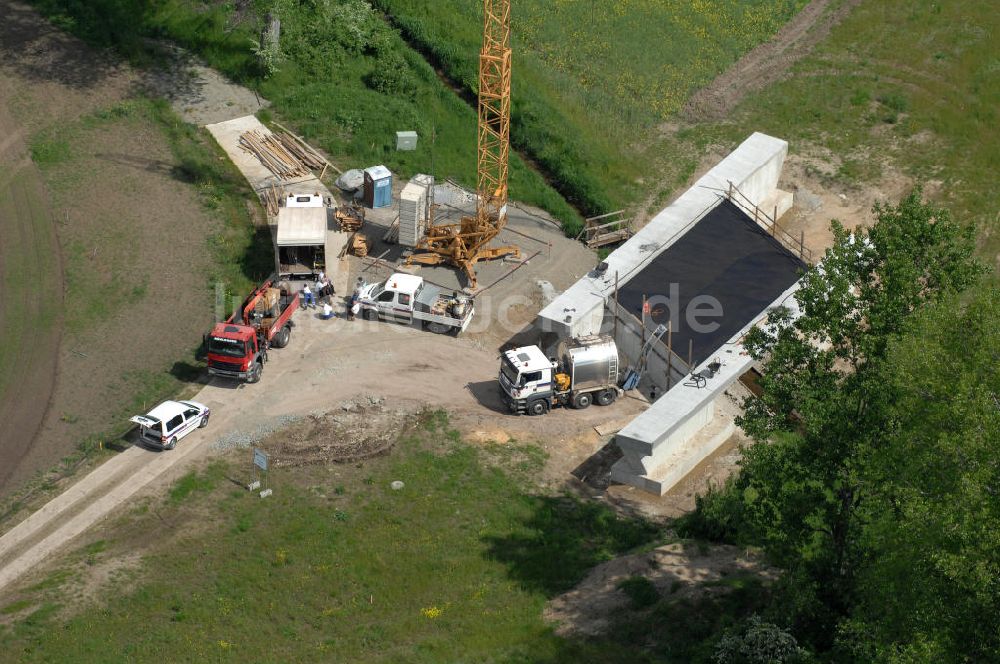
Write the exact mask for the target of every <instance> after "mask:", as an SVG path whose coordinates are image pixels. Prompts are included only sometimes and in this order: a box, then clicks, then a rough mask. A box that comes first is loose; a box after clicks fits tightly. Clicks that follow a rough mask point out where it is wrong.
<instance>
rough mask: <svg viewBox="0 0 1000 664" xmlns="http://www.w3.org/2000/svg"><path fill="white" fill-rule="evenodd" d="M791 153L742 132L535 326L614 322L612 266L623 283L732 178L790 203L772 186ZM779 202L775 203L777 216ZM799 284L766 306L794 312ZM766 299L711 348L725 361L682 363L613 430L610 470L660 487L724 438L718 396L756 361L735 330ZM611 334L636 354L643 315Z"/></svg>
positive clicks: (759, 194) (583, 329) (657, 356)
mask: <svg viewBox="0 0 1000 664" xmlns="http://www.w3.org/2000/svg"><path fill="white" fill-rule="evenodd" d="M787 154H788V143H786V142H785V141H783V140H781V139H778V138H774V137H771V136H767V135H765V134H761V133H755V134H753V135H752V136H750V137H749V138H747V139H746V140H745V141H743V143H742V144H741V145H740V146H739V147H738V148H737V149H736V150H734V151H733V152H732V153H731V154H730V155H729V156H727V157H726V158H725V159H723V160H722V161H721V162H720V163H719V164H718V165H717V166H716V167H715V168H713V169H712V170H710V171H709V172H708V173H706V174H705V175H704V176H702V177H701V178H700V179H699V180H698V182H697V183H695V185H694V186H693V187H691V188H690V189H689V190H687V191H686V192H685V193H684V194H683V195H681V196H680V198H678V199H677V200H676V201H675V202H674V203H672V204H671V205H669V206H668V207H667V208H665V209H664V210H663V211H661V212H660V213H659V214H658V215H656V216H655V217H654V218H653V219H652V220H651V221H650V222H649V223H648V224H647V225H646V226H645V227H644V228H643V229H642V230H640V231H639V232H638V233H636V234H635V236H633V237H632V238H631V239H630V240H629V241H628V242H626V243H625V244H623V245H622V246H621V247H619V248H618V249H617V250H615V251H614V252H613V253H612V254H611V255H610V256H608V258H607V259H606V263H607V264H608V268H607V270H605V271H603V272H602V273H601V274H598V273H597V272H596V271H593V272H591V273H590V274H588V275H587V276H585V277H583V278H582V279H580V280H579V281H578V282H577V283H575V284H574V285H573V286H571V287H570V288H569V289H567V290H566V291H565V292H564V293H562V294H561V295H560V296H559V297H557V298H556V299H555V300H554V301H553V302H551V303H550V304H549V305H548V306H546V307H545V308H544V309H542V311H541V313H540V314H539V321H538V326H539V327H540V328H541V329H542V331H544V332H555V333H556V334H558V335H559V336H560V337H562V338H568V337H575V336H583V335H587V334H596V333H599V332H604V333H608V332H610V331H611V328H612V326H613V325H612V321H613V316H606V315H605V314H606V311H607V309H608V308H609V307H608V305H607V302H608V301H609V300H610V299H611V298H612V297H613V293H614V288H615V276H616V273H617V277H618V283H619V284H624V283H627V282H628V280H629V278H630V276H631V275H632V274H634V273H637V272H638V271H640V270H641V269H642V268H643V267H645V265H646V264H647V263H648V262H649V261H651V260H653V259H654V258H655V257H656V256H658V255H659V254H660V253H662V252H663V251H664V250H666V249H667V248H668V247H670V246H671V245H672V244H673V243H674V242H676V241H677V240H678V239H679V238H680V237H682V236H683V235H684V233H685V232H686V231H687V230H688V229H689V228H691V227H692V226H693V225H694V224H695V223H697V222H698V221H699V220H700V219H701V218H702V217H703V216H704V215H705V214H706V213H707V212H708V211H709V210H711V209H712V208H714V207H715V206H716V205H717V204H718V203H719V201H720V200H721V199H722V198H724V197H725V196H726V195H727V193H728V192H729V188H730V185H732V186H733V187H735V188H737V189H738V190H739V191H740V193H741V194H742V196H744V197H745V198H746V199H747V200H748V201H749V203H750V204H752V205H769V206H771V208H773V207H779V208H785V207H787V205H786V204H787V201H786V200H785V199H786V198H787V196H785V197H783V196H781V192H779V191H778V189H777V186H778V179H779V178H780V176H781V170H782V168H783V166H784V162H785V157H786V155H787ZM783 212H784V210H783V209H779V215H778V216H780V213H783ZM797 288H798V284H795V285H794V286H793V287H792V288H790V289H789V290H788V291H786V292H785V293H783V294H782V295H781V296H780V297H779V298H778V299H777V300H776V301H775V302H774V303H772V305H771V306H772V307H774V306H779V305H780V306H789V307H790V308H792V309H793V314H794V313H795V312H796V311H797V309H796V306H795V302H794V298H793V297H792V294H793V293H794V292H795V290H797ZM612 308H613V307H612ZM770 308H771V307H768V309H765V310H764V311H762V312H761V313H760V316H758V317H757V318H756V319H755V320H754V321H752V322H751V323H750V324H748V325H747V326H746V327H745V328H744V329H743V330H741V331H740V332H739V333H738V334H736V335H734V336H733V337H732V338H730V339H729V340H728V341H727V342H726V343H725V344H724V345H723V346H722V347H721V348H720V349H719V350H718V351H717V352H716V353H713V354H712V359H714V358H715V357H718V358H719V359H720V360H721V362H722V367H721V369H720V370H719V372H718V373H717V374H716V375H715V377H713V378H711V379H709V380H708V382H707V384H706V385H705V386H703V387H697V386H695V385H694V384H693V383H691V381H690V380H689V379H688V378H687V376H689V373H688V372H684V373H683V375H678V374H679V373H680V372H675V373H674V374H673V375H672V379H671V381H670V383H671V389H670V390H669V391H666V393H665V394H663V396H661V397H660V398H659V399H658V400H656V401H655V402H654V403H653V404H652V405H651V406H650V407H649V408H648V409H647V410H646V411H645V412H644V413H642V414H641V415H639V416H638V417H637V418H635V419H634V420H633V421H632V422H630V423H629V424H628V425H627V426H626V427H625V428H624V429H622V430H621V431H620V432H619V433H618V435H617V436H616V439H615V440H616V442H617V444H618V446H619V447H620V448H621V450H622V452H623V453H624V457H623V458H622V459H621V460H620V461H619V462H618V463H617V464H615V466H614V468H613V470H612V479H613V480H615V481H618V482H623V483H627V484H631V485H634V486H636V487H639V488H641V489H644V490H647V491H651V492H654V493H658V494H661V495H662V494H663V493H665V492H666V491H668V490H669V489H670V488H671V487H673V486H674V485H675V484H676V483H677V482H679V481H680V480H681V479H682V478H683V477H684V475H686V474H687V473H689V472H690V471H691V470H692V469H693V468H694V467H695V466H696V465H697V464H698V463H700V462H701V461H703V460H704V459H705V458H706V457H707V456H708V455H710V454H711V453H712V452H714V451H715V450H716V449H718V447H719V446H720V445H722V444H723V443H724V442H725V441H726V439H727V438H728V437H729V436H730V435H731V434H732V432H733V426H734V425H733V423H732V421H722V418H719V419H716V418H715V403H716V400H717V399H718V398H719V397H720V396H721V395H722V394H723V393H724V391H725V389H726V388H727V387H728V386H729V385H731V384H732V383H733V382H735V381H736V380H737V379H738V378H739V377H740V376H741V375H742V374H743V373H745V372H746V371H747V370H749V369H750V367H751V366H752V365H753V360H752V359H751V358H750V356H749V355H748V354H747V353H746V351H745V349H744V348H743V346H742V344H741V340H742V337H743V335H744V334H745V332H746V330H747V329H749V327H750V326H752V325H754V324H756V323H757V322H758V321H759V320H761V319H763V318H764V317H765V316H766V315H767V311H768V310H769V309H770ZM616 341H617V343H618V345H619V349H620V350H621V351H622V353H623V354H624V355H625V356H627V357H628V359H629V362H630V363H632V364H634V363H635V362H637V360H638V356H639V352H640V349H641V346H642V332H641V328H640V324H639V323H638V322H637V321H636V322H635V323H634V324H627V323H626V324H623V323H622V322H621V321H620V322H619V327H618V334H617V335H616ZM662 350H663V352H662V353H656V352H654V353H653V354H651V356H650V358H649V364H648V367H647V374H646V378H647V379H648V380H651V381H652V382H654V383H655V384H656V385H657V386H658V387H660V388H661V389H663V390H665V389H666V387H667V384H666V383H667V380H666V371H667V364H666V348H663V349H662ZM680 350H681V351H683V352H680V353H677V354H678V355H679V356H680V357H681V358H683V357H684V354H685V353H686V349H680ZM675 352H676V351H675ZM710 361H711V360H706V361H705V362H704V363H703V365H702V366H699V367H695V370H696V371H700V370H702V369H704V368H705V367H706V366H707V365H708V363H709V362H710Z"/></svg>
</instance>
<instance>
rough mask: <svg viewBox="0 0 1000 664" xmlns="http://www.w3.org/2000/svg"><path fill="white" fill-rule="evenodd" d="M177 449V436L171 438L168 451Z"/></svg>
mask: <svg viewBox="0 0 1000 664" xmlns="http://www.w3.org/2000/svg"><path fill="white" fill-rule="evenodd" d="M175 447H177V436H174V437H173V438H171V439H170V442H169V443H167V449H168V450H172V449H174V448H175Z"/></svg>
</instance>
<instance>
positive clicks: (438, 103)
mask: <svg viewBox="0 0 1000 664" xmlns="http://www.w3.org/2000/svg"><path fill="white" fill-rule="evenodd" d="M34 4H35V6H36V7H38V8H39V9H40V10H42V11H43V12H44V13H45V14H46V15H47V16H49V17H50V18H51V19H52V20H53V21H54V22H55V23H56V24H57V25H60V26H61V27H64V28H66V29H68V30H69V31H71V32H73V33H74V34H77V35H79V36H81V37H83V38H84V39H86V40H88V41H89V42H90V43H93V44H96V45H100V46H111V47H114V48H116V49H118V50H119V51H120V52H121V53H123V54H125V55H126V56H128V57H129V58H130V59H131V60H132V61H133V62H135V63H138V64H149V63H151V62H152V60H153V59H154V58H156V57H157V54H156V49H155V48H151V47H150V46H149V44H148V42H145V41H143V39H144V38H148V37H154V38H167V39H171V40H173V41H176V42H177V43H179V44H181V45H183V46H185V47H187V48H189V49H190V50H192V51H194V52H195V53H198V54H199V55H201V56H202V57H203V58H204V59H205V60H207V61H208V63H209V64H211V65H212V66H214V67H216V68H218V69H219V70H221V71H222V72H224V73H225V74H227V75H229V76H230V77H231V78H233V79H234V80H236V81H238V82H241V83H243V84H245V85H248V86H250V87H253V88H255V89H258V90H259V91H260V93H261V95H262V96H264V97H266V98H267V99H269V100H271V101H272V102H273V107H272V112H269V113H267V114H265V118H269V117H271V115H272V114H273V115H274V116H275V117H278V118H280V119H281V120H282V121H285V122H290V123H291V124H293V125H294V126H295V127H296V128H297V129H298V130H299V131H300V132H301V133H302V134H303V135H304V136H305V137H306V138H307V139H309V140H310V141H312V142H314V143H315V144H317V145H319V146H321V147H322V148H324V149H325V150H326V151H327V152H328V153H329V154H330V155H331V156H332V158H333V159H334V161H335V162H336V163H337V164H338V165H339V166H341V167H343V168H364V167H366V166H371V165H374V164H378V163H384V164H386V165H387V166H389V167H390V168H391V169H393V170H394V171H396V172H397V173H399V174H401V175H402V176H404V177H409V176H411V175H413V174H415V173H418V172H433V173H434V174H435V175H437V176H438V177H439V178H447V177H452V178H455V179H457V180H458V181H460V182H462V183H463V184H465V185H467V186H472V187H475V183H476V115H475V112H474V110H473V109H472V107H470V106H469V105H468V104H467V103H466V102H465V101H463V100H462V99H461V98H460V97H458V96H457V95H455V94H454V92H453V91H452V90H450V89H449V88H448V87H447V86H446V85H445V84H444V83H442V82H441V81H440V80H439V79H438V77H437V75H436V74H435V72H434V70H433V69H432V68H431V67H430V66H429V65H428V64H427V63H426V62H425V61H424V60H423V59H422V58H421V57H420V55H419V54H417V53H416V52H415V51H413V50H412V49H410V48H408V47H407V45H406V44H405V42H403V40H402V38H401V37H400V36H399V34H398V33H397V32H395V31H393V30H392V29H390V28H389V26H388V25H387V24H386V23H385V22H384V21H383V20H382V19H381V18H380V17H379V16H378V14H377V13H376V12H375V11H374V10H372V9H371V7H370V6H369V5H368V4H367V3H365V2H363V1H362V0H343V1H341V2H323V3H302V4H299V3H292V2H275V3H259V6H261V7H263V6H265V5H266V6H268V7H275V11H277V12H278V13H279V14H280V16H281V20H282V42H281V44H282V53H281V55H280V57H278V58H277V70H276V71H274V72H266V71H263V70H262V66H261V64H260V62H259V61H258V59H257V57H256V56H255V55H254V54H253V44H254V40H255V39H256V35H257V27H256V25H257V24H256V23H255V22H254V21H253V20H246V21H242V22H240V21H237V20H235V19H234V14H233V6H232V5H231V4H230V3H225V4H223V3H217V2H199V1H196V0H157V1H156V2H151V3H147V2H140V1H139V0H97V1H96V2H91V1H89V0H88V1H85V0H36V1H35V2H34ZM253 6H254V7H257V6H258V4H257V3H254V5H253ZM400 130H415V131H417V132H418V134H419V135H420V141H419V145H418V149H417V150H416V151H413V152H397V151H396V149H395V132H396V131H400ZM510 186H511V194H512V196H513V197H515V198H516V199H517V200H520V201H522V202H525V203H529V204H533V205H537V206H539V207H541V208H544V209H545V210H547V211H549V212H550V213H552V214H553V215H554V216H555V217H556V218H558V219H560V220H561V221H562V222H563V224H564V225H565V226H566V227H567V229H568V232H575V231H574V229H575V228H578V225H579V223H580V217H579V214H578V213H577V212H576V211H575V210H574V209H573V208H572V207H571V206H570V205H568V204H567V203H566V201H565V200H564V199H563V198H562V197H561V196H560V195H559V194H558V193H557V192H556V191H555V190H554V189H553V188H552V187H550V186H548V185H547V184H546V182H545V180H544V179H543V177H542V176H540V175H539V174H538V173H537V172H535V171H534V170H532V169H530V168H528V167H527V166H526V164H525V162H524V161H523V160H521V159H519V158H514V159H513V160H512V163H511V170H510Z"/></svg>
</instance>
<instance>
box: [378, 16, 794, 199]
mask: <svg viewBox="0 0 1000 664" xmlns="http://www.w3.org/2000/svg"><path fill="white" fill-rule="evenodd" d="M373 4H375V5H376V6H378V7H379V8H380V9H382V10H383V11H385V12H386V13H387V14H388V15H389V16H390V17H391V20H392V22H393V23H395V24H396V25H398V26H399V27H400V28H401V30H402V31H403V34H404V35H405V36H406V38H407V39H408V40H409V41H410V42H411V43H413V44H414V45H416V47H417V48H419V49H420V50H421V51H422V52H424V53H426V54H428V56H429V58H430V59H431V60H432V61H433V62H434V63H435V64H436V65H437V66H439V67H440V68H441V69H442V70H443V71H444V72H445V74H446V75H447V76H448V77H449V78H450V79H451V80H453V81H455V82H456V83H457V84H458V85H460V86H461V87H462V88H463V89H464V90H466V91H468V92H470V93H472V92H474V91H475V90H476V89H477V87H478V83H477V76H478V74H477V72H478V69H477V56H478V53H479V48H480V42H481V39H482V37H481V33H482V2H481V0H444V1H442V2H433V3H427V2H421V1H418V0H374V2H373ZM805 4H806V3H805V2H804V1H803V0H753V1H751V2H741V3H733V2H720V1H718V0H709V1H708V2H699V3H688V2H678V1H676V0H641V1H640V2H628V3H622V2H599V3H589V4H588V5H587V6H586V7H583V6H581V4H580V3H554V2H551V1H550V0H527V1H524V2H517V3H514V6H513V7H512V23H513V25H512V32H513V35H512V38H513V51H514V65H513V66H514V74H513V88H514V90H513V92H514V99H513V111H512V112H513V119H512V140H513V142H514V144H515V145H516V146H517V147H518V148H519V149H521V150H523V151H524V152H526V153H527V154H529V155H531V157H532V158H533V159H534V160H535V161H537V162H538V163H539V164H541V165H542V167H543V168H544V170H545V172H547V173H549V174H550V177H551V181H552V182H553V184H554V185H555V186H556V187H557V188H558V189H559V191H560V192H562V193H563V194H564V195H565V196H566V197H567V198H568V199H569V200H570V201H572V202H573V203H574V204H575V205H576V206H577V207H578V208H580V209H581V210H584V211H585V213H587V214H599V213H601V212H607V211H609V210H611V209H616V208H618V207H623V206H628V205H637V204H638V203H639V201H640V199H642V198H643V197H644V196H646V195H647V194H648V193H649V192H650V191H651V190H657V189H660V188H662V187H663V184H664V183H669V184H670V185H671V186H668V187H667V188H668V189H673V188H674V187H676V186H677V185H679V184H681V183H683V182H684V180H685V179H686V178H687V177H688V176H689V175H690V174H691V173H692V172H693V170H694V168H695V165H696V164H697V157H696V156H695V155H693V154H691V153H690V152H689V151H687V150H685V151H683V152H679V151H677V150H676V149H675V150H670V151H665V150H664V145H663V140H662V132H661V130H660V125H662V124H663V123H664V122H668V121H670V120H671V118H672V117H673V116H674V115H675V114H676V112H677V111H678V110H680V108H681V107H682V106H683V105H684V103H685V102H686V101H687V99H688V97H689V96H690V95H691V94H692V93H693V92H694V91H695V90H697V89H698V88H700V87H702V86H704V85H705V84H706V83H708V82H709V81H710V80H712V78H714V77H715V76H716V75H717V74H718V73H720V72H721V71H724V70H725V69H726V68H727V67H728V66H729V65H730V64H732V63H733V62H735V61H736V60H737V59H738V58H739V57H740V56H742V55H743V54H744V53H746V52H747V51H749V50H750V49H751V48H753V47H754V46H756V45H757V44H760V43H762V42H764V41H767V40H768V39H769V38H770V37H771V36H772V35H773V34H774V33H775V32H777V30H778V29H779V28H780V27H781V26H782V25H783V24H784V23H785V22H786V21H788V20H789V19H790V18H791V17H792V16H793V15H794V14H795V12H797V11H798V10H799V9H801V8H802V7H803V6H804V5H805ZM638 212H639V213H642V212H644V211H643V210H638Z"/></svg>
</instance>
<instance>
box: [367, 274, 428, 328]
mask: <svg viewBox="0 0 1000 664" xmlns="http://www.w3.org/2000/svg"><path fill="white" fill-rule="evenodd" d="M423 285H424V280H423V278H421V277H418V276H415V275H412V274H394V275H392V276H391V277H390V278H389V279H387V280H385V281H383V282H381V283H377V284H367V285H365V286H364V287H363V288H362V289H361V293H360V298H361V300H362V301H363V302H366V303H370V306H369V307H366V314H367V316H366V317H367V318H369V319H372V318H374V317H373V316H372V315H371V314H368V312H369V311H373V312H375V313H377V314H378V316H379V317H381V318H385V319H388V320H392V321H396V322H398V323H409V322H410V321H411V319H412V318H413V301H414V299H415V298H416V296H417V293H418V292H419V291H420V289H421V288H422V287H423Z"/></svg>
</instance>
